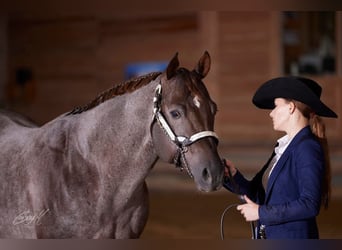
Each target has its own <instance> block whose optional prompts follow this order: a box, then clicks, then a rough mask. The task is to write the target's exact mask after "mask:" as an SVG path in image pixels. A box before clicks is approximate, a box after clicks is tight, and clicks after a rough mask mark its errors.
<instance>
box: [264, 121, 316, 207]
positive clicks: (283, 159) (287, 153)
mask: <svg viewBox="0 0 342 250" xmlns="http://www.w3.org/2000/svg"><path fill="white" fill-rule="evenodd" d="M311 134H312V132H311V129H310V126H306V127H304V128H303V129H302V130H300V131H299V132H298V133H297V134H296V135H295V137H294V138H293V139H292V141H291V142H290V144H289V146H288V147H287V148H286V150H285V151H284V153H283V154H282V156H281V157H280V158H279V160H278V162H277V164H276V165H275V166H274V169H273V171H272V173H271V175H270V177H269V180H268V184H267V188H266V197H265V202H267V200H268V199H269V195H270V193H271V192H270V191H271V190H272V188H273V185H274V183H275V181H276V179H277V177H278V175H279V173H280V172H281V170H282V169H283V167H284V166H285V162H286V160H287V159H288V158H289V156H290V153H291V152H292V151H293V149H294V148H295V147H296V145H297V144H298V143H299V142H301V141H302V140H303V139H304V138H305V137H307V136H309V135H311Z"/></svg>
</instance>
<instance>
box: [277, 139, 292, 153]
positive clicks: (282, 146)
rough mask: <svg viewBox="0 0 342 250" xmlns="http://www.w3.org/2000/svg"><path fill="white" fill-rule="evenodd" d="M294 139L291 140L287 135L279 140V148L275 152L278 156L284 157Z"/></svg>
mask: <svg viewBox="0 0 342 250" xmlns="http://www.w3.org/2000/svg"><path fill="white" fill-rule="evenodd" d="M291 140H292V139H290V137H289V136H288V135H285V136H283V137H281V138H279V139H278V141H277V142H278V146H277V147H275V149H274V152H275V153H276V154H277V155H279V156H280V155H282V154H283V153H284V151H285V150H286V148H287V146H288V145H289V144H290V142H291Z"/></svg>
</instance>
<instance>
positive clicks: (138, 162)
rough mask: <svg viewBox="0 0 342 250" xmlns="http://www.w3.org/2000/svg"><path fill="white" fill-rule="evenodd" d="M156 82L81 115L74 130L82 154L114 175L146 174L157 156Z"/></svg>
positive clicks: (76, 144)
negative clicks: (154, 134) (153, 134)
mask: <svg viewBox="0 0 342 250" xmlns="http://www.w3.org/2000/svg"><path fill="white" fill-rule="evenodd" d="M156 85H157V83H156V82H155V83H152V82H151V83H149V84H148V85H146V86H144V87H141V88H140V89H138V90H136V91H134V92H132V93H129V94H125V95H122V96H117V97H115V98H113V99H111V100H108V101H106V102H104V103H102V104H100V105H99V106H97V107H95V108H93V109H92V110H89V111H86V112H84V113H81V114H80V115H78V117H79V118H78V119H77V118H76V120H77V121H75V122H74V128H73V131H74V133H76V137H75V142H74V143H75V146H76V147H77V148H78V149H79V152H80V154H81V155H82V156H83V157H84V158H86V159H87V161H89V162H91V163H92V164H93V165H96V166H97V167H99V168H102V170H101V171H104V172H105V173H112V175H113V176H117V175H118V174H117V173H118V172H120V173H122V174H125V175H127V174H128V175H129V174H130V173H132V175H131V176H140V177H139V178H141V177H146V175H147V174H148V173H149V170H150V169H151V167H152V165H153V164H154V163H155V161H156V160H157V155H156V153H155V151H154V148H153V145H152V138H151V133H150V125H151V122H152V110H153V97H154V89H155V87H156ZM76 116H77V115H76ZM76 116H75V117H76ZM133 173H134V175H133Z"/></svg>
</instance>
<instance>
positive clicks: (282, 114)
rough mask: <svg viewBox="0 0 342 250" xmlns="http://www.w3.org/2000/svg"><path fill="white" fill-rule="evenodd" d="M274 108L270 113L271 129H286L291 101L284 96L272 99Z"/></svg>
mask: <svg viewBox="0 0 342 250" xmlns="http://www.w3.org/2000/svg"><path fill="white" fill-rule="evenodd" d="M274 105H275V107H274V109H273V110H272V111H271V113H270V117H271V118H272V120H273V129H274V130H276V131H285V132H286V131H287V128H288V124H289V118H290V115H291V112H290V109H291V102H289V101H287V100H286V99H284V98H276V99H274Z"/></svg>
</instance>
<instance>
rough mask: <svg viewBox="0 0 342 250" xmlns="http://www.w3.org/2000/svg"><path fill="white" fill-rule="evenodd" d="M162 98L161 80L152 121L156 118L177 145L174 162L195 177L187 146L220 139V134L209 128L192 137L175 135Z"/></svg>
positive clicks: (154, 100) (154, 99) (156, 93)
mask: <svg viewBox="0 0 342 250" xmlns="http://www.w3.org/2000/svg"><path fill="white" fill-rule="evenodd" d="M161 99H162V86H161V82H159V84H158V85H157V87H156V89H155V95H154V98H153V117H152V122H153V121H154V119H156V120H157V122H158V124H159V126H160V127H161V128H162V129H163V131H164V132H165V134H166V135H167V136H168V138H169V139H170V141H171V142H172V143H174V144H175V145H176V147H177V152H176V155H175V157H174V160H173V163H174V164H175V165H176V167H178V168H180V169H181V170H183V169H184V167H185V169H186V170H187V172H188V174H189V176H190V177H191V178H193V175H192V173H191V170H190V168H189V166H188V164H187V162H186V159H185V153H186V152H187V151H188V148H187V147H188V146H190V145H191V144H193V143H195V142H196V141H198V140H200V139H202V138H205V137H214V138H215V139H216V140H218V136H217V134H216V133H215V132H213V131H207V130H206V131H201V132H198V133H196V134H194V135H192V136H190V137H186V136H177V135H175V133H174V132H173V130H172V129H171V127H170V125H169V124H168V122H167V120H166V119H165V117H164V115H163V113H162V111H161V106H160V104H161ZM182 161H183V165H184V167H183V166H182Z"/></svg>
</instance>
